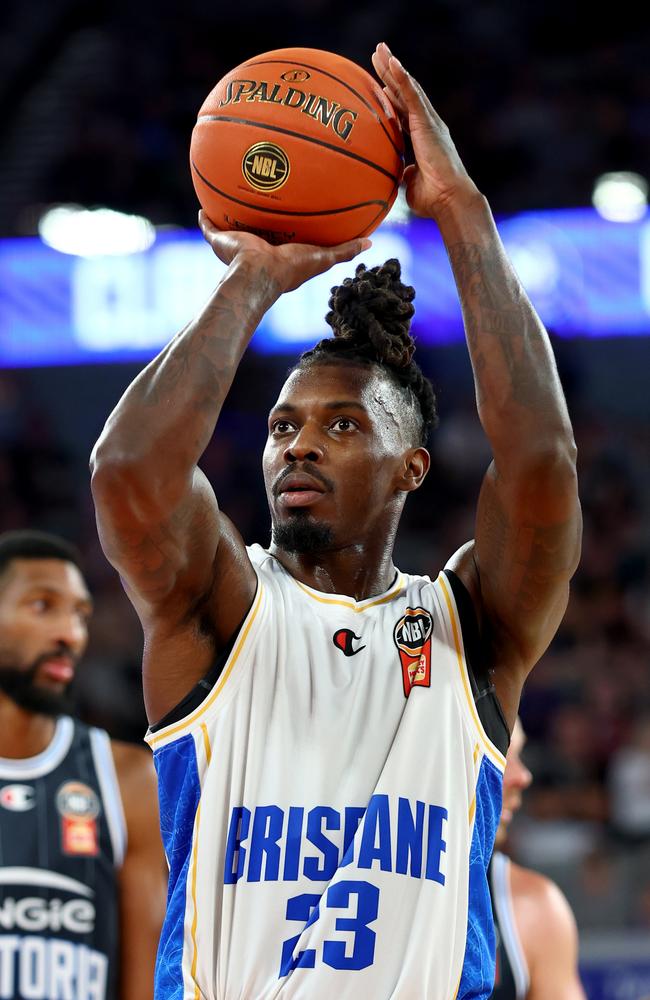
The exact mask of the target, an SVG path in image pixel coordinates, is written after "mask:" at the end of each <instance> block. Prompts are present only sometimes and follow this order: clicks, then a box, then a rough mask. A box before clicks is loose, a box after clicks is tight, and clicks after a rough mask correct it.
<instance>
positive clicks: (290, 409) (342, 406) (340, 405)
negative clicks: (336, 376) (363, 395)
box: [271, 399, 368, 413]
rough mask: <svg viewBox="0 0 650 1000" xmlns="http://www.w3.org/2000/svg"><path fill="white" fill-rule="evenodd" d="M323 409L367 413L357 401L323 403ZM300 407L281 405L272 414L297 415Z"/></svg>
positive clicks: (341, 400)
mask: <svg viewBox="0 0 650 1000" xmlns="http://www.w3.org/2000/svg"><path fill="white" fill-rule="evenodd" d="M323 407H324V408H325V409H326V410H361V412H362V413H367V412H368V410H367V408H366V407H365V406H364V405H363V403H359V402H358V401H357V400H355V399H333V400H331V401H330V402H327V403H323ZM299 409H300V407H298V406H295V404H294V403H279V404H278V405H277V406H274V407H273V409H272V410H271V413H278V412H284V413H297V411H298V410H299Z"/></svg>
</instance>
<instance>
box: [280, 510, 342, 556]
mask: <svg viewBox="0 0 650 1000" xmlns="http://www.w3.org/2000/svg"><path fill="white" fill-rule="evenodd" d="M272 539H273V543H274V544H275V545H277V547H278V548H279V549H283V551H284V552H297V553H300V554H306V553H310V552H326V551H327V550H328V549H331V548H332V543H333V540H334V539H333V533H332V529H331V528H330V526H329V525H328V524H319V523H318V521H314V520H313V519H312V518H311V517H310V515H309V514H308V513H307V511H304V512H302V511H301V512H300V513H298V512H296V513H295V514H293V515H292V516H291V518H290V519H289V520H287V521H283V522H282V523H279V524H278V523H274V524H273V528H272Z"/></svg>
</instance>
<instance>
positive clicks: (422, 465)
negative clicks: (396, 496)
mask: <svg viewBox="0 0 650 1000" xmlns="http://www.w3.org/2000/svg"><path fill="white" fill-rule="evenodd" d="M430 465H431V456H430V455H429V452H428V451H427V449H426V448H415V449H413V451H409V452H407V454H406V455H405V456H404V472H403V475H402V483H403V485H402V486H401V489H403V490H405V491H407V492H409V493H410V492H412V491H413V490H417V489H419V487H420V486H421V485H422V483H423V482H424V479H425V476H426V474H427V472H428V471H429V466H430Z"/></svg>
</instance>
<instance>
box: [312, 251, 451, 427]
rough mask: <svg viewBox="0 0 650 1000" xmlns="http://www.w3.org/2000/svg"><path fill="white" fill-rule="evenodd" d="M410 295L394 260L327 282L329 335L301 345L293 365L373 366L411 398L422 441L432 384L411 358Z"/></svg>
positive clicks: (431, 411)
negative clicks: (329, 286) (307, 345)
mask: <svg viewBox="0 0 650 1000" xmlns="http://www.w3.org/2000/svg"><path fill="white" fill-rule="evenodd" d="M414 298H415V289H414V288H413V287H412V286H411V285H404V284H402V281H401V268H400V263H399V261H398V260H395V259H392V260H387V261H386V263H385V264H382V265H381V266H379V267H371V268H370V269H368V268H366V266H365V264H359V266H358V267H357V269H356V271H355V274H354V278H346V279H345V280H344V281H343V284H342V285H336V286H335V287H334V288H332V295H331V298H330V300H329V303H328V305H329V309H330V311H329V312H328V313H327V315H326V316H325V322H326V323H329V325H330V326H331V327H332V329H333V331H334V336H333V337H326V338H325V339H324V340H321V341H319V343H318V344H316V345H315V347H312V348H311V350H309V351H305V353H304V354H302V355H301V356H300V358H299V360H298V363H297V365H296V368H304V367H307V366H309V365H313V364H331V363H339V362H340V363H347V364H350V363H352V364H359V365H368V366H372V365H376V366H378V367H379V368H381V369H382V371H384V372H385V373H386V374H387V375H388V377H389V378H390V379H392V381H393V383H394V384H395V385H396V386H397V387H398V388H400V389H401V390H402V392H403V395H404V396H405V398H406V400H408V402H410V403H411V405H412V407H413V410H414V412H415V416H416V423H417V427H418V429H417V436H418V438H419V440H418V444H422V445H425V444H426V443H427V441H428V438H429V434H430V432H431V431H432V430H433V429H434V428H435V427H436V425H437V423H438V416H437V413H436V397H435V393H434V391H433V386H432V385H431V382H430V381H429V379H428V378H426V377H425V375H424V374H423V372H422V369H421V368H420V366H419V365H418V364H417V362H416V361H414V360H413V355H414V353H415V341H414V340H413V337H412V336H411V334H410V332H409V329H410V326H411V319H412V318H413V315H414V313H415V307H414V305H413V299H414Z"/></svg>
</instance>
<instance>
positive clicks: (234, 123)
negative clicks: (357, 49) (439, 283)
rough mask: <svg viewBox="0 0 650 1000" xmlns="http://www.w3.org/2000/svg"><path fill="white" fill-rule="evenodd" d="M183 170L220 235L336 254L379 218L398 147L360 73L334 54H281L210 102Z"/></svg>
mask: <svg viewBox="0 0 650 1000" xmlns="http://www.w3.org/2000/svg"><path fill="white" fill-rule="evenodd" d="M190 164H191V171H192V180H193V182H194V188H195V190H196V193H197V196H198V199H199V201H200V203H201V205H202V206H203V208H204V209H205V211H206V212H207V214H208V215H209V216H210V218H211V219H212V221H213V222H214V224H215V225H216V226H218V227H219V229H244V230H247V231H249V232H254V233H257V234H258V235H260V236H263V237H264V238H265V239H267V240H268V241H269V242H270V243H291V242H299V243H316V244H319V245H321V246H332V245H334V244H336V243H343V242H345V241H346V240H350V239H353V238H354V237H356V236H367V235H368V234H369V233H371V232H372V231H373V230H374V229H376V227H377V226H378V225H379V223H380V222H381V221H382V219H383V218H384V217H385V216H386V214H387V213H388V211H389V209H390V207H391V205H392V204H393V202H394V200H395V197H396V195H397V189H398V186H399V183H400V180H401V177H402V171H403V167H404V142H403V138H402V130H401V127H400V123H399V120H398V119H397V117H396V115H395V112H394V110H393V108H392V106H391V104H390V102H389V101H388V99H387V98H386V96H385V95H384V92H383V90H382V88H381V86H380V85H379V83H377V82H376V81H375V80H374V79H373V77H372V76H371V75H370V74H369V73H367V72H366V70H364V69H362V68H361V67H360V66H357V65H356V63H353V62H350V60H349V59H344V58H343V56H338V55H335V54H334V53H333V52H323V51H321V50H320V49H300V48H295V49H277V50H276V51H274V52H265V53H263V54H262V55H259V56H255V57H253V58H252V59H248V60H247V61H246V62H244V63H242V64H241V65H240V66H237V67H236V68H235V69H233V70H231V71H230V72H229V73H227V74H226V76H224V77H223V79H222V80H220V81H219V83H218V84H217V85H216V87H215V88H214V90H212V91H211V92H210V93H209V94H208V96H207V98H206V99H205V101H204V102H203V106H202V107H201V110H200V111H199V114H198V118H197V121H196V125H195V126H194V130H193V132H192V142H191V146H190Z"/></svg>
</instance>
